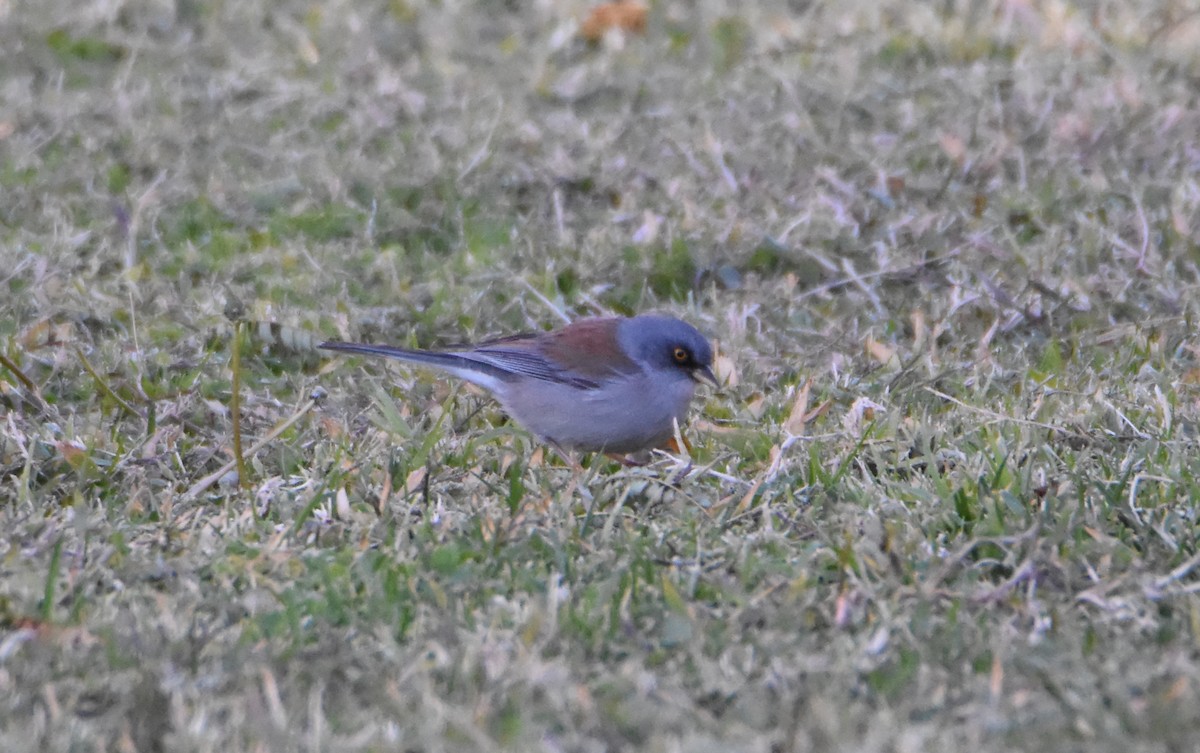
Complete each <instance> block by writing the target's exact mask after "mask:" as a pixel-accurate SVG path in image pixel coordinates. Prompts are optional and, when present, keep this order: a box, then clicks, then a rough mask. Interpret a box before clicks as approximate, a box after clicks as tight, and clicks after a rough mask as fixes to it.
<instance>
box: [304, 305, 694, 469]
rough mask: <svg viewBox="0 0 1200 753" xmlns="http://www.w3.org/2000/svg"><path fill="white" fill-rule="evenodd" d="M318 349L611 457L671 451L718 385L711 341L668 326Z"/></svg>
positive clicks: (596, 324) (642, 323)
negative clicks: (451, 344)
mask: <svg viewBox="0 0 1200 753" xmlns="http://www.w3.org/2000/svg"><path fill="white" fill-rule="evenodd" d="M320 347H322V348H325V349H326V350H336V351H340V352H343V353H358V354H362V355H371V356H385V357H387V358H395V359H398V360H401V361H409V362H411V363H418V364H424V365H426V366H431V367H433V368H435V369H441V370H442V371H445V372H448V373H450V374H453V375H454V376H456V377H458V378H460V379H465V380H467V381H468V382H472V383H473V384H477V385H479V386H480V387H483V388H484V389H486V390H488V391H489V392H491V393H492V394H493V395H494V396H495V397H496V399H497V400H499V401H500V404H501V405H502V406H503V407H504V410H505V411H507V412H508V414H509V415H510V416H512V417H513V418H514V419H516V420H517V422H519V423H520V424H522V425H524V426H525V427H526V428H527V429H529V430H530V431H531V432H533V433H534V434H536V435H537V436H538V437H539V438H541V439H542V440H543V441H546V442H549V443H550V444H553V445H556V446H558V447H560V448H565V449H571V450H581V451H584V452H606V453H610V454H614V455H617V454H625V453H632V452H638V451H640V450H646V449H651V448H655V447H661V446H663V445H664V444H666V443H667V442H668V440H670V439H671V438H672V437H673V436H674V431H675V429H674V426H675V423H676V422H679V423H682V422H683V420H684V418H685V417H686V415H687V409H688V405H689V404H690V403H691V401H692V397H693V395H694V394H695V391H696V384H697V382H707V383H708V384H710V385H713V386H714V387H715V386H716V384H717V380H716V377H715V376H714V375H713V372H712V362H713V353H712V346H711V345H710V344H709V342H708V340H707V339H705V338H704V336H703V335H701V334H700V333H699V332H698V331H697V330H696V328H695V327H693V326H692V325H690V324H688V323H687V322H684V321H681V320H679V319H675V318H673V317H669V316H653V315H642V316H635V317H632V318H623V317H607V318H596V319H581V320H579V321H576V322H572V323H571V324H568V325H567V326H565V327H563V328H562V329H558V330H554V331H552V332H537V333H530V334H523V335H513V336H511V337H504V338H500V339H498V340H489V341H487V342H482V343H479V344H478V345H474V346H470V347H468V348H465V349H463V350H456V351H429V350H409V349H407V348H396V347H392V346H389V345H367V344H360V343H346V342H324V343H321V345H320Z"/></svg>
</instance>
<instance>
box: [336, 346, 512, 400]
mask: <svg viewBox="0 0 1200 753" xmlns="http://www.w3.org/2000/svg"><path fill="white" fill-rule="evenodd" d="M317 347H319V348H321V349H323V350H336V351H338V352H340V353H354V354H356V355H360V356H383V357H384V358H393V359H396V360H398V361H408V362H409V363H417V364H422V365H425V366H430V367H433V368H435V369H441V370H442V371H447V372H449V373H451V374H453V375H454V376H456V377H458V378H460V379H465V380H467V381H468V382H473V383H475V384H478V385H479V386H481V387H486V388H488V389H491V390H495V389H496V388H497V384H498V382H503V381H504V380H505V378H506V377H507V376H509V374H508V373H507V372H505V371H504V370H502V369H499V368H497V367H496V366H493V365H492V364H489V363H487V362H486V361H480V360H476V359H474V358H469V357H467V356H465V355H463V354H460V353H442V352H438V351H432V350H412V349H409V348H398V347H396V346H394V345H371V344H369V343H347V342H340V341H337V340H328V341H326V342H323V343H321V344H320V345H318V346H317Z"/></svg>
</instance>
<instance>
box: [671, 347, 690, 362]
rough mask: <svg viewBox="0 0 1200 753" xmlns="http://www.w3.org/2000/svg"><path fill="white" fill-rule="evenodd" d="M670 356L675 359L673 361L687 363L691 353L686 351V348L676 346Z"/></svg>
mask: <svg viewBox="0 0 1200 753" xmlns="http://www.w3.org/2000/svg"><path fill="white" fill-rule="evenodd" d="M671 357H672V358H674V359H675V363H687V362H688V360H689V359H691V354H689V353H688V352H687V348H676V349H675V352H674V353H672V354H671Z"/></svg>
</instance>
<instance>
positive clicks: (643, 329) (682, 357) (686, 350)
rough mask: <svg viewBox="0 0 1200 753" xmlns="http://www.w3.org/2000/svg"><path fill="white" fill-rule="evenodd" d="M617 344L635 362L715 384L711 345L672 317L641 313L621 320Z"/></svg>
mask: <svg viewBox="0 0 1200 753" xmlns="http://www.w3.org/2000/svg"><path fill="white" fill-rule="evenodd" d="M617 341H618V342H619V343H620V344H621V348H622V349H623V350H624V351H625V352H626V353H628V354H629V355H630V357H632V358H633V359H634V360H635V361H637V362H639V363H642V364H645V365H647V366H649V367H651V368H656V369H678V370H679V373H680V374H681V375H686V376H688V377H690V378H692V379H695V380H696V381H704V382H708V383H709V384H713V385H715V384H716V383H717V380H716V378H715V377H714V376H713V373H712V362H713V353H712V345H711V344H710V343H709V342H708V339H707V338H706V337H704V335H702V334H700V332H699V331H698V330H697V329H696V328H695V327H693V326H692V325H690V324H688V323H687V322H684V321H681V320H679V319H676V318H674V317H671V316H656V315H653V314H643V315H642V316H635V317H633V318H632V319H625V320H622V321H621V323H620V325H619V326H618V328H617Z"/></svg>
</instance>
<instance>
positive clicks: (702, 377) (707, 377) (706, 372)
mask: <svg viewBox="0 0 1200 753" xmlns="http://www.w3.org/2000/svg"><path fill="white" fill-rule="evenodd" d="M689 373H690V374H691V375H692V379H695V380H696V381H697V382H701V383H703V384H707V385H708V386H710V387H713V388H714V389H715V388H719V387H720V386H721V385H719V384H717V375H716V374H714V373H713V372H712V367H710V366H705V367H703V368H700V369H692V370H691V372H689Z"/></svg>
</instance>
